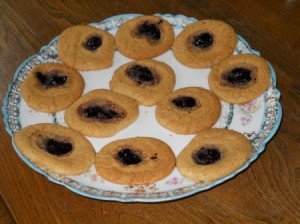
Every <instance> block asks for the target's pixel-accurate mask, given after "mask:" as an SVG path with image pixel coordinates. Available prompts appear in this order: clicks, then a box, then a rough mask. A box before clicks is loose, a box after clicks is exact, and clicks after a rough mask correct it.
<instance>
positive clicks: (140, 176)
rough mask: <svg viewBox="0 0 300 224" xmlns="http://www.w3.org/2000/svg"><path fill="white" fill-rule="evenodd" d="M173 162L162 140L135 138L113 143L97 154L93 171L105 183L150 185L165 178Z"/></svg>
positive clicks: (169, 150)
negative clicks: (105, 181)
mask: <svg viewBox="0 0 300 224" xmlns="http://www.w3.org/2000/svg"><path fill="white" fill-rule="evenodd" d="M175 163H176V159H175V156H174V153H173V151H172V150H171V148H170V147H169V146H168V145H167V144H166V143H164V142H163V141H161V140H158V139H155V138H149V137H136V138H129V139H121V140H117V141H113V142H111V143H109V144H107V145H105V146H104V147H103V148H102V149H101V150H100V152H99V153H98V154H97V157H96V161H95V167H96V170H97V172H98V173H99V175H100V176H101V177H103V178H104V179H106V180H108V181H110V182H113V183H118V184H129V185H131V184H149V183H152V182H155V181H159V180H161V179H163V178H164V177H166V176H168V175H169V174H170V173H171V172H172V171H173V169H174V168H175Z"/></svg>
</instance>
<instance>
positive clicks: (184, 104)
mask: <svg viewBox="0 0 300 224" xmlns="http://www.w3.org/2000/svg"><path fill="white" fill-rule="evenodd" d="M172 103H173V104H174V105H175V106H176V107H178V108H183V109H185V108H193V107H196V106H197V102H196V100H195V98H193V97H190V96H180V97H177V98H175V99H173V100H172Z"/></svg>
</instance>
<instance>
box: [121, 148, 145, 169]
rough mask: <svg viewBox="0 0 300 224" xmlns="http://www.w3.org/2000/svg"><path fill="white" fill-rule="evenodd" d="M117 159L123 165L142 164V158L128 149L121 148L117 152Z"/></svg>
mask: <svg viewBox="0 0 300 224" xmlns="http://www.w3.org/2000/svg"><path fill="white" fill-rule="evenodd" d="M117 159H118V160H119V161H120V162H121V163H123V164H124V165H135V164H138V163H140V162H142V157H141V155H139V154H138V153H137V152H135V151H134V150H132V149H130V148H123V149H121V150H120V151H118V154H117Z"/></svg>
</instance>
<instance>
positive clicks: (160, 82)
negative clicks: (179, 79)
mask: <svg viewBox="0 0 300 224" xmlns="http://www.w3.org/2000/svg"><path fill="white" fill-rule="evenodd" d="M175 81H176V80H175V74H174V71H173V70H172V68H171V67H170V66H168V65H167V64H165V63H163V62H159V61H155V60H151V59H148V60H147V59H146V60H138V61H132V62H129V63H126V64H124V65H122V66H120V67H119V68H118V69H117V70H116V71H115V73H114V75H113V77H112V80H111V81H110V83H109V84H110V89H111V90H113V91H115V92H118V93H120V94H124V95H126V96H128V97H132V98H134V99H136V100H137V101H138V102H139V104H141V105H146V106H153V105H156V104H157V103H158V102H159V101H160V100H161V99H162V98H163V97H164V96H166V95H167V94H169V93H170V92H171V91H172V89H173V88H174V85H175Z"/></svg>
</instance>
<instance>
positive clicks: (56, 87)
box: [20, 63, 85, 113]
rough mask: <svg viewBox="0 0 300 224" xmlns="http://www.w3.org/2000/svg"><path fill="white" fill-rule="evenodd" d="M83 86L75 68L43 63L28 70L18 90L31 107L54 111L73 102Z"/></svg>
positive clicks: (79, 94)
mask: <svg viewBox="0 0 300 224" xmlns="http://www.w3.org/2000/svg"><path fill="white" fill-rule="evenodd" d="M84 86H85V83H84V80H83V78H82V76H81V74H80V73H79V72H78V71H77V70H75V69H73V68H71V67H69V66H67V65H64V64H59V63H45V64H39V65H37V66H36V67H34V68H33V69H32V70H31V71H30V73H29V74H28V76H27V77H26V79H25V81H24V82H23V83H22V84H21V87H20V90H21V94H22V97H23V99H24V100H25V102H26V103H27V104H28V105H29V106H30V107H31V108H33V109H35V110H37V111H41V112H47V113H56V112H59V111H61V110H64V109H66V108H67V107H69V106H70V105H71V104H72V103H73V102H75V101H76V100H77V99H78V98H79V97H80V96H81V95H82V92H83V89H84Z"/></svg>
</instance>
